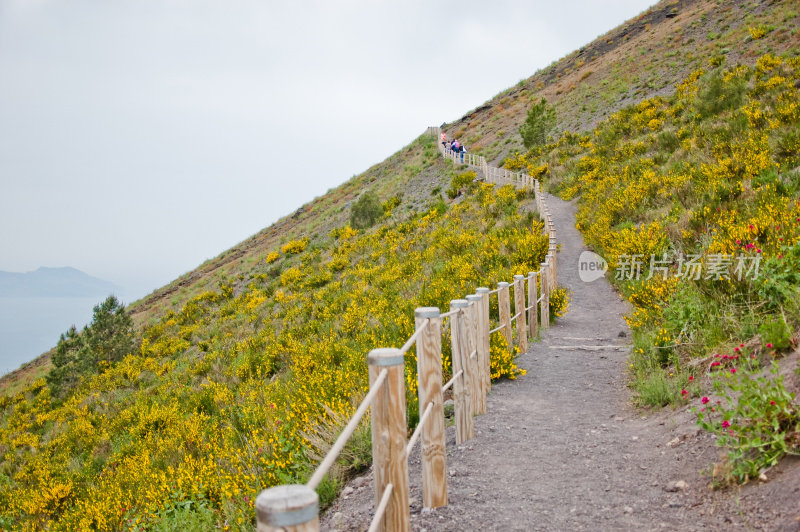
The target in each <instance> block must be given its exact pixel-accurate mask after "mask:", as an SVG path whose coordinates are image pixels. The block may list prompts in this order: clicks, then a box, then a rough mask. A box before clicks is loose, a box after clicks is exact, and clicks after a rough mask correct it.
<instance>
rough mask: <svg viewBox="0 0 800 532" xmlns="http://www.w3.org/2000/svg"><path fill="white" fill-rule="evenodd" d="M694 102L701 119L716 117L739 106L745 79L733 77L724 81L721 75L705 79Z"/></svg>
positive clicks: (745, 82)
mask: <svg viewBox="0 0 800 532" xmlns="http://www.w3.org/2000/svg"><path fill="white" fill-rule="evenodd" d="M701 87H702V88H701V89H700V91H699V92H698V94H697V98H696V99H695V102H694V109H695V111H696V112H697V114H698V115H700V116H701V117H703V118H708V117H710V116H714V115H718V114H720V113H722V112H724V111H728V110H731V109H736V108H738V107H739V106H741V104H742V102H743V101H744V96H745V93H746V91H747V79H745V78H744V77H739V76H734V77H732V79H730V80H728V81H726V80H725V78H724V77H723V75H722V73H721V72H719V71H716V72H713V73H712V74H711V75H709V76H708V77H706V79H705V83H704V84H703V85H701Z"/></svg>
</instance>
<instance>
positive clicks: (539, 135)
mask: <svg viewBox="0 0 800 532" xmlns="http://www.w3.org/2000/svg"><path fill="white" fill-rule="evenodd" d="M555 127H556V110H555V109H553V106H552V105H548V103H547V100H545V99H544V98H542V99H541V100H539V101H538V102H537V103H534V104H533V105H532V106H531V109H530V111H528V117H527V118H526V119H525V122H524V123H523V124H522V125H521V126H520V127H519V134H520V135H522V144H524V145H525V148H527V149H531V148H533V147H535V146H542V145H544V144H546V143H547V137H548V136H549V135H550V133H551V132H552V131H553V129H554V128H555Z"/></svg>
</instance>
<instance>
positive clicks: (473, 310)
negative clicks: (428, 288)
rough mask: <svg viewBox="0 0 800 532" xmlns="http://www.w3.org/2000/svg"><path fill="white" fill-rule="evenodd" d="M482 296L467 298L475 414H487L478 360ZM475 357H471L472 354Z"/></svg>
mask: <svg viewBox="0 0 800 532" xmlns="http://www.w3.org/2000/svg"><path fill="white" fill-rule="evenodd" d="M482 300H483V298H481V296H479V295H477V294H470V295H468V296H467V301H468V302H469V313H468V316H469V322H470V323H469V330H470V332H471V333H472V342H471V346H470V372H471V373H472V405H473V407H474V408H473V412H475V414H485V413H486V392H485V386H484V382H483V375H482V373H483V371H482V370H483V367H481V364H480V360H479V359H478V351H479V347H478V344H479V343H480V341H481V339H480V331H479V328H480V325H479V324H480V322H479V320H480V317H481V316H482V315H483V308H482ZM473 353H474V354H475V356H474V357H473V356H471V355H472V354H473Z"/></svg>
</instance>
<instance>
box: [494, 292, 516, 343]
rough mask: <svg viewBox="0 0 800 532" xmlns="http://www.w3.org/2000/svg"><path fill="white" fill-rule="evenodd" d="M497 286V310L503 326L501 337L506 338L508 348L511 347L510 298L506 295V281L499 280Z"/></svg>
mask: <svg viewBox="0 0 800 532" xmlns="http://www.w3.org/2000/svg"><path fill="white" fill-rule="evenodd" d="M497 288H498V289H499V290H498V292H497V299H498V302H499V307H500V308H499V310H500V325H502V326H503V329H502V331H503V337H504V338H505V339H506V343H508V348H509V349H512V348H513V347H512V344H511V300H510V299H509V295H508V283H507V282H505V281H500V282H499V283H497Z"/></svg>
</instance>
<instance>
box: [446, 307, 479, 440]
mask: <svg viewBox="0 0 800 532" xmlns="http://www.w3.org/2000/svg"><path fill="white" fill-rule="evenodd" d="M467 305H469V303H468V302H467V300H466V299H454V300H452V301H451V302H450V310H451V311H453V310H462V311H463V310H465V309H466V308H467ZM464 321H465V320H464V312H457V313H455V314H453V315H452V316H451V317H450V348H451V349H450V351H451V355H452V358H453V376H454V377H455V376H456V375H457V374H458V372H459V371H460V372H461V376H460V377H456V378H455V382H453V402H454V403H455V418H456V443H462V442H465V441H467V440H470V439H472V438H473V437H474V436H475V430H474V427H473V424H472V397H471V396H470V395H469V394H470V391H471V390H470V387H469V376H468V375H467V373H468V372H469V363H468V361H467V360H466V358H467V357H469V353H468V352H467V348H468V346H465V345H464V343H463V338H465V337H466V334H465V333H464V332H462V331H463V329H464Z"/></svg>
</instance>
